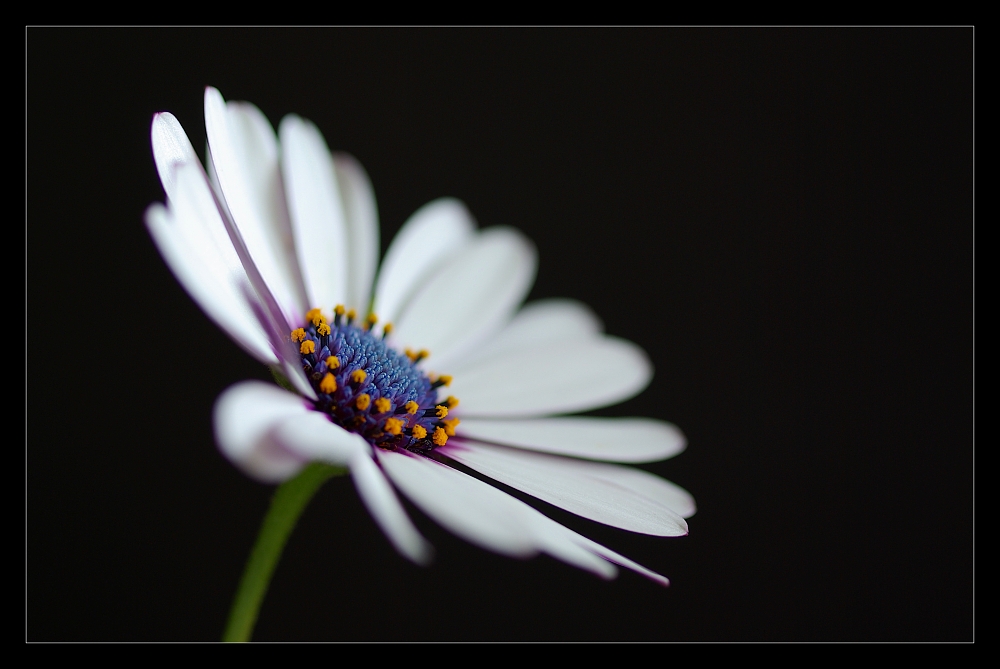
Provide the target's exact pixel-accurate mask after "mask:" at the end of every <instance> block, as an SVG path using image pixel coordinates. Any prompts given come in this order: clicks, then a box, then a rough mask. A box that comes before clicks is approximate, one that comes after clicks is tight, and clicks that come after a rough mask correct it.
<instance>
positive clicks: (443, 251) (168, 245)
mask: <svg viewBox="0 0 1000 669" xmlns="http://www.w3.org/2000/svg"><path fill="white" fill-rule="evenodd" d="M205 123H206V126H207V131H208V144H209V156H208V159H207V164H208V173H206V172H205V170H204V169H203V167H202V164H201V163H200V162H199V160H198V158H197V156H196V154H195V152H194V149H193V148H192V146H191V143H190V141H189V140H188V138H187V135H186V134H185V133H184V130H183V128H181V126H180V124H179V123H178V121H177V119H176V118H174V117H173V116H172V115H171V114H169V113H161V114H157V115H156V116H155V118H154V119H153V126H152V143H153V154H154V158H155V161H156V167H157V170H158V172H159V175H160V179H161V181H162V183H163V188H164V190H165V191H166V195H167V204H166V206H164V205H161V204H153V205H152V206H150V208H149V210H148V211H147V213H146V222H147V225H148V227H149V230H150V233H151V234H152V236H153V239H154V240H155V242H156V244H157V246H158V247H159V249H160V252H161V253H162V254H163V257H164V259H165V260H166V261H167V264H168V265H169V266H170V268H171V269H172V270H173V272H174V274H175V275H176V276H177V278H178V279H179V280H180V282H181V284H182V285H183V286H184V288H185V289H186V290H187V291H188V292H189V293H190V294H191V296H192V297H193V298H194V299H195V301H196V302H198V304H199V305H200V306H201V307H202V309H203V310H204V311H205V312H206V313H207V314H208V316H209V317H210V318H212V319H213V320H214V321H215V322H216V323H217V324H218V325H219V327H221V328H222V329H223V330H225V331H226V332H227V333H228V334H229V335H230V336H231V337H232V338H233V339H234V340H235V341H236V342H237V343H238V344H239V345H240V346H242V347H243V348H244V349H245V350H246V351H247V352H248V353H249V354H250V355H252V356H254V357H255V358H257V359H258V360H260V361H261V362H263V363H265V364H267V365H270V366H271V367H272V369H277V370H280V372H281V373H282V374H283V375H284V377H286V378H287V380H288V382H289V384H290V387H291V388H293V389H294V392H291V391H289V390H286V389H283V388H281V387H278V386H276V385H271V384H266V383H262V382H258V381H247V382H243V383H238V384H236V385H234V386H232V387H231V388H229V389H228V390H226V391H225V392H224V393H223V394H222V396H221V397H220V398H219V400H218V402H217V403H216V407H215V431H216V438H217V441H218V444H219V447H220V449H221V450H222V452H223V453H224V454H225V455H226V457H228V458H229V459H230V460H231V461H232V462H233V463H234V464H236V465H237V466H238V467H240V468H241V469H242V470H243V471H245V472H246V473H247V474H248V475H250V476H252V477H254V478H256V479H258V480H260V481H263V482H268V483H277V482H281V481H285V480H287V479H289V478H290V477H293V476H295V475H296V474H297V473H298V472H299V471H300V470H302V469H303V468H304V467H305V466H306V465H308V464H309V463H310V462H317V461H319V462H326V463H331V464H337V465H342V466H346V467H348V468H349V469H350V472H351V476H352V478H353V480H354V484H355V486H356V487H357V490H358V494H359V495H360V496H361V498H362V500H363V501H364V503H365V505H366V507H367V508H368V510H369V511H370V512H371V514H372V516H373V517H374V519H375V521H376V522H377V523H378V525H379V526H380V527H381V529H382V530H383V531H384V532H385V534H386V536H387V537H388V538H389V540H390V541H391V542H392V544H393V545H394V546H395V547H396V549H397V550H399V552H400V553H402V554H403V555H405V556H406V557H408V558H409V559H411V560H413V561H414V562H417V563H421V564H424V563H426V562H427V561H428V560H429V559H430V557H431V547H430V546H429V544H428V542H427V541H426V540H425V539H424V538H423V537H422V536H421V534H420V533H419V532H418V530H417V529H416V528H415V527H414V525H413V523H412V522H411V521H410V519H409V517H408V516H407V513H406V511H405V510H404V508H403V507H402V505H401V504H400V501H399V499H398V498H397V496H396V492H395V491H396V490H399V491H400V492H402V493H403V494H404V495H405V496H406V497H408V498H409V499H410V500H412V501H413V503H414V504H415V505H416V506H417V507H419V508H420V509H421V510H423V511H424V512H425V513H426V514H427V515H428V516H430V517H431V518H432V519H434V520H435V521H437V522H438V523H440V524H441V525H443V526H444V527H445V528H447V529H448V530H450V531H451V532H453V533H455V534H457V535H458V536H460V537H463V538H464V539H466V540H468V541H470V542H472V543H474V544H476V545H479V546H481V547H483V548H485V549H488V550H491V551H495V552H497V553H501V554H504V555H509V556H511V557H518V558H526V557H529V556H532V555H536V554H538V553H546V554H548V555H551V556H552V557H555V558H557V559H559V560H562V561H564V562H567V563H569V564H571V565H575V566H577V567H580V568H582V569H585V570H588V571H591V572H593V573H595V574H597V575H598V576H601V577H604V578H612V577H614V576H615V574H616V568H615V565H621V566H624V567H627V568H629V569H632V570H635V571H636V572H638V573H640V574H643V575H645V576H647V577H649V578H651V579H653V580H655V581H657V582H660V583H662V584H664V585H666V584H667V579H666V578H664V577H663V576H661V575H659V574H657V573H655V572H652V571H650V570H649V569H646V568H645V567H642V566H640V565H638V564H636V563H635V562H633V561H631V560H629V559H628V558H626V557H624V556H622V555H619V554H618V553H615V552H614V551H612V550H610V549H608V548H606V547H604V546H602V545H600V544H598V543H595V542H594V541H591V540H590V539H587V538H586V537H584V536H581V535H580V534H578V533H576V532H574V531H572V530H570V529H568V528H566V527H564V526H563V525H561V524H559V523H557V522H555V521H553V520H552V519H550V518H548V517H547V516H545V515H544V514H542V513H540V512H539V511H537V510H535V509H534V508H532V507H531V506H529V505H527V504H525V503H524V502H522V501H520V500H518V499H516V498H514V497H512V496H511V495H508V494H507V493H505V492H502V491H501V490H499V489H497V488H495V487H493V486H491V485H489V484H488V483H485V482H483V481H482V480H480V479H478V478H476V477H473V476H471V475H469V474H466V473H465V470H463V469H461V468H458V467H456V466H455V463H458V464H459V465H461V466H462V467H464V468H468V469H470V470H475V471H477V472H479V473H481V474H483V475H484V476H485V477H488V478H489V479H492V480H494V481H498V482H500V483H503V484H505V485H508V486H510V487H512V488H515V489H518V490H521V491H523V492H525V493H527V494H528V495H531V496H533V497H536V498H538V499H540V500H543V501H545V502H548V503H549V504H552V505H555V506H557V507H560V508H563V509H566V510H567V511H570V512H572V513H574V514H577V515H580V516H583V517H584V518H589V519H591V520H595V521H597V522H599V523H604V524H607V525H611V526H614V527H618V528H623V529H626V530H631V531H633V532H640V533H643V534H649V535H655V536H678V535H683V534H686V533H687V523H686V522H685V520H684V519H685V518H687V517H690V516H691V515H692V514H693V513H694V511H695V505H694V500H693V498H692V496H691V495H690V494H689V493H688V492H686V491H685V490H683V489H682V488H680V487H679V486H677V485H675V484H673V483H670V482H668V481H666V480H664V479H662V478H660V477H658V476H655V475H653V474H650V473H648V472H645V471H642V470H639V469H635V468H632V467H626V466H622V465H619V464H610V463H612V462H617V463H639V462H652V461H656V460H662V459H664V458H668V457H671V456H673V455H676V454H677V453H679V452H680V451H681V450H683V448H684V445H685V442H684V437H683V435H682V434H681V433H680V431H679V430H678V429H677V428H676V427H674V426H673V425H670V424H669V423H665V422H662V421H658V420H651V419H645V418H593V417H582V416H581V417H573V416H565V415H563V414H569V413H572V412H578V411H585V410H589V409H594V408H597V407H603V406H608V405H611V404H614V403H617V402H620V401H622V400H625V399H627V398H629V397H632V396H633V395H635V394H637V393H639V392H640V391H641V390H642V389H643V388H645V386H646V385H647V384H648V383H649V380H650V378H651V376H652V367H651V365H650V362H649V360H648V358H647V357H646V355H645V353H644V352H643V351H642V350H641V349H640V348H639V347H637V346H636V345H634V344H632V343H630V342H627V341H624V340H622V339H618V338H615V337H611V336H608V335H606V334H604V333H603V332H602V327H601V324H600V322H599V320H598V319H597V318H596V317H595V315H594V314H593V313H592V312H591V311H590V310H589V309H587V308H586V307H585V306H584V305H582V304H580V303H578V302H575V301H571V300H544V301H540V302H535V303H532V304H528V305H526V306H524V307H523V308H522V307H521V303H522V301H523V300H524V298H525V296H526V295H527V294H528V291H529V289H530V288H531V285H532V282H533V281H534V276H535V265H536V256H535V250H534V248H533V246H532V244H531V242H530V241H528V240H527V239H526V238H525V237H524V236H523V235H522V234H521V233H520V232H518V231H517V230H515V229H513V228H508V227H494V228H487V229H483V230H478V229H477V228H476V224H475V222H474V221H473V218H472V216H471V214H470V213H469V212H468V211H467V210H466V208H465V207H464V205H462V203H460V202H458V201H456V200H452V199H441V200H436V201H434V202H431V203H429V204H427V205H426V206H424V207H423V208H421V209H420V210H418V211H417V212H416V213H415V214H413V216H412V217H411V218H410V219H409V221H407V222H406V224H405V225H404V226H403V228H402V229H401V230H400V232H399V234H398V235H397V236H396V238H395V239H394V240H393V242H392V244H391V245H390V246H389V249H388V251H387V252H386V255H385V258H384V259H383V261H382V264H381V268H378V262H377V260H378V249H379V242H378V234H379V233H378V216H377V212H376V207H375V199H374V195H373V192H372V187H371V184H370V183H369V180H368V177H367V175H366V173H365V171H364V169H363V168H362V167H361V165H360V164H358V162H357V161H355V160H354V159H353V158H351V157H350V156H347V155H345V154H331V153H330V151H329V150H328V148H327V146H326V143H325V141H324V139H323V136H322V135H321V134H320V132H319V130H318V129H317V128H316V127H315V126H314V125H313V124H312V123H310V122H309V121H306V120H304V119H302V118H300V117H298V116H294V115H290V116H286V117H285V118H284V119H283V120H282V122H281V124H280V126H279V128H278V132H277V134H275V132H274V130H273V128H272V127H271V125H270V123H269V122H268V120H267V119H266V118H265V117H264V115H263V114H262V113H261V112H260V110H259V109H257V108H256V107H254V106H253V105H251V104H248V103H245V102H229V103H227V102H225V100H223V98H222V95H221V94H220V93H219V92H218V91H217V90H215V89H214V88H208V89H207V90H206V92H205ZM376 270H378V271H376ZM374 314H378V318H376V317H375V316H374ZM380 323H382V324H384V325H380ZM390 324H391V325H390ZM427 351H430V352H431V354H430V355H429V354H428V353H427ZM432 370H433V372H437V373H438V374H440V375H435V374H434V373H433V372H432ZM456 397H458V398H461V402H460V403H459V401H458V400H456V399H455V398H456ZM556 416H558V417H556Z"/></svg>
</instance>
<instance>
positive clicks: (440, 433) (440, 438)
mask: <svg viewBox="0 0 1000 669" xmlns="http://www.w3.org/2000/svg"><path fill="white" fill-rule="evenodd" d="M432 441H433V442H434V445H435V446H444V445H445V444H447V443H448V435H447V434H446V433H445V431H444V430H442V429H441V428H439V427H437V428H434V436H433V437H432Z"/></svg>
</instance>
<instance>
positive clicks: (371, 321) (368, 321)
mask: <svg viewBox="0 0 1000 669" xmlns="http://www.w3.org/2000/svg"><path fill="white" fill-rule="evenodd" d="M376 323H378V316H376V315H375V314H368V315H367V316H365V329H366V330H371V329H372V326H374V325H375V324H376Z"/></svg>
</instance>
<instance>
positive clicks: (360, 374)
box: [351, 369, 368, 383]
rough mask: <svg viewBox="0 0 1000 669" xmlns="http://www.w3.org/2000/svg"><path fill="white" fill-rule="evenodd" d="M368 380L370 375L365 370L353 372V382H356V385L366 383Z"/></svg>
mask: <svg viewBox="0 0 1000 669" xmlns="http://www.w3.org/2000/svg"><path fill="white" fill-rule="evenodd" d="M367 378H368V373H367V372H366V371H365V370H363V369H355V370H354V371H353V372H351V381H354V382H355V383H364V382H365V379H367Z"/></svg>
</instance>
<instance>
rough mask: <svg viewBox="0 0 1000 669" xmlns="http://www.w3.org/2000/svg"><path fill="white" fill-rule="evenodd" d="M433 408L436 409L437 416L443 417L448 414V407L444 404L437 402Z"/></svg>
mask: <svg viewBox="0 0 1000 669" xmlns="http://www.w3.org/2000/svg"><path fill="white" fill-rule="evenodd" d="M435 408H436V409H437V417H438V418H444V417H445V416H447V415H448V407H446V406H445V405H443V404H439V405H437V407H435Z"/></svg>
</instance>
